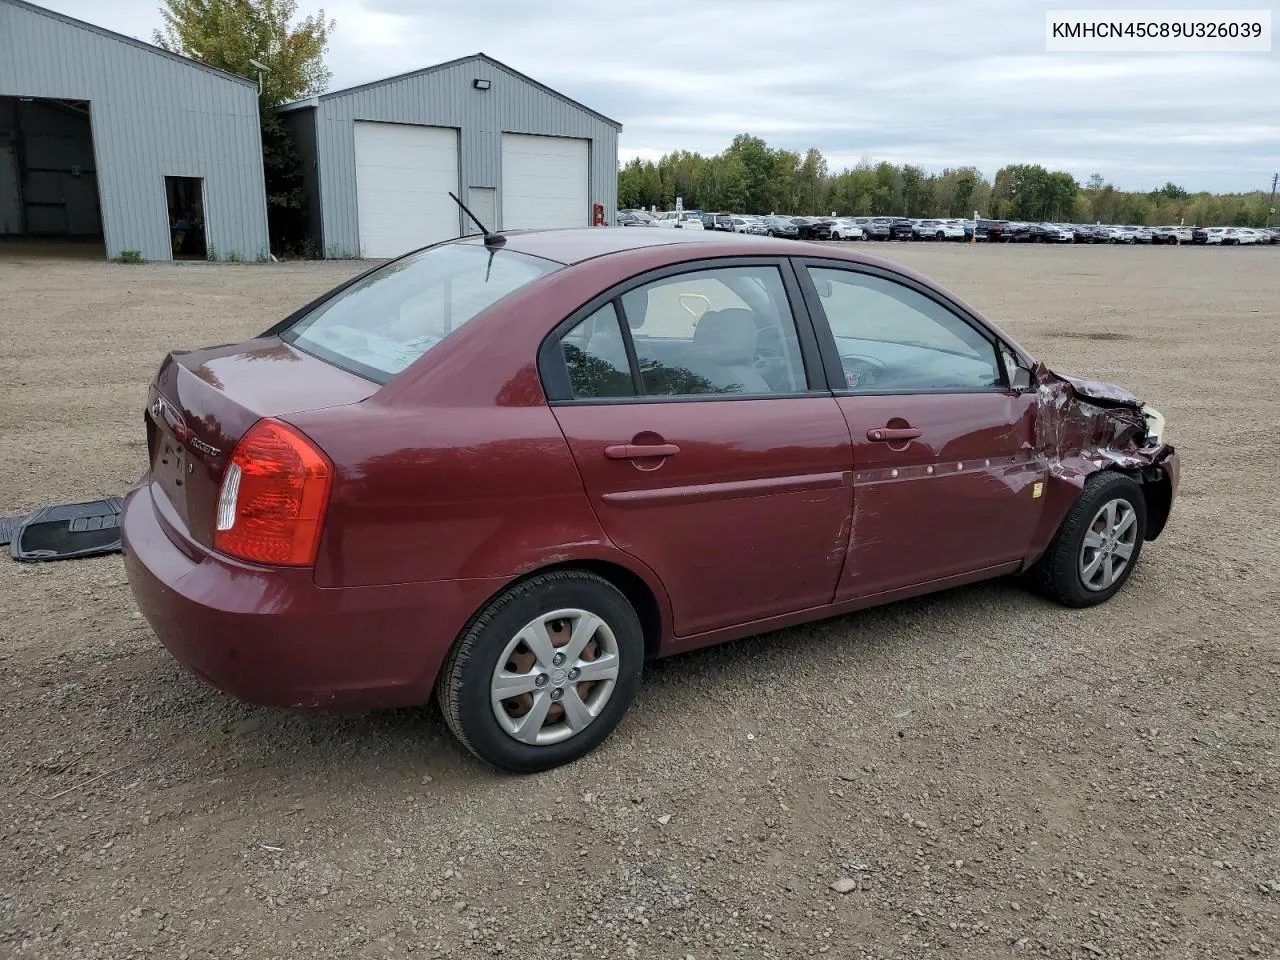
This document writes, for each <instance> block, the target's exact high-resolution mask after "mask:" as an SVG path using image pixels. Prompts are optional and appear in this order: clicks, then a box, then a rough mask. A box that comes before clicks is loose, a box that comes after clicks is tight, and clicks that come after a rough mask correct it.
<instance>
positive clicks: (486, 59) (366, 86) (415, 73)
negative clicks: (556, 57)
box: [278, 53, 622, 130]
mask: <svg viewBox="0 0 1280 960" xmlns="http://www.w3.org/2000/svg"><path fill="white" fill-rule="evenodd" d="M470 62H476V63H485V64H488V65H489V66H492V67H497V68H498V69H500V70H505V71H506V72H507V73H509V74H511V75H512V76H515V77H518V78H519V79H521V80H523V81H524V82H525V83H528V84H530V85H532V86H535V87H537V88H538V89H539V90H541V91H542V92H543V93H545V94H547V95H549V96H552V97H555V98H556V99H557V100H562V101H564V102H565V103H567V104H569V105H570V106H571V107H576V108H577V109H579V110H581V111H582V112H583V113H589V114H591V116H593V117H595V118H596V119H597V120H600V121H602V122H604V123H607V124H609V125H610V126H612V127H616V128H617V129H618V130H621V129H622V124H621V123H619V122H618V121H617V120H614V119H611V118H610V117H606V116H605V115H604V114H603V113H597V112H596V111H595V110H592V109H591V108H590V107H588V106H587V105H586V104H583V103H579V102H578V101H577V100H574V99H573V98H572V97H566V96H565V95H564V94H563V93H560V92H559V91H558V90H552V89H551V88H550V87H548V86H547V85H546V84H544V83H539V82H538V81H537V80H535V79H533V77H530V76H527V75H525V74H523V73H521V72H520V71H519V70H516V69H514V68H512V67H509V66H507V65H506V64H505V63H503V62H502V61H500V60H495V59H494V58H493V57H491V56H489V55H488V54H485V53H473V54H471V55H470V56H466V57H458V59H456V60H449V61H446V62H445V63H437V64H435V65H434V66H430V67H423V68H422V69H420V70H411V71H409V72H408V73H399V74H396V75H395V76H394V77H384V78H383V79H381V80H372V81H370V82H369V83H362V84H359V85H358V86H354V87H347V88H346V89H345V90H333V91H330V92H329V93H322V94H320V95H319V96H317V97H308V98H306V99H305V100H296V101H294V102H293V103H286V104H284V105H282V106H281V107H279V108H278V109H280V110H282V111H283V110H302V109H305V108H307V107H314V106H316V105H317V104H318V103H319V102H320V101H322V100H334V99H337V98H338V97H345V96H349V95H350V94H353V93H359V92H360V91H362V90H371V89H373V88H374V87H380V86H383V85H384V84H388V83H397V82H398V81H401V80H409V79H411V78H413V77H421V76H425V75H426V74H429V73H435V72H436V71H437V70H444V69H446V68H448V67H456V66H457V65H458V64H460V63H470Z"/></svg>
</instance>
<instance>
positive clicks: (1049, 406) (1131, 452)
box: [1033, 363, 1179, 552]
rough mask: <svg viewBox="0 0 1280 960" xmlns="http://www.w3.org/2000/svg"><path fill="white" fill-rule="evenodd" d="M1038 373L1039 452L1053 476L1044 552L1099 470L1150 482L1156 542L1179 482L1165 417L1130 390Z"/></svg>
mask: <svg viewBox="0 0 1280 960" xmlns="http://www.w3.org/2000/svg"><path fill="white" fill-rule="evenodd" d="M1033 372H1034V375H1035V384H1036V387H1035V390H1036V400H1037V404H1036V421H1035V440H1036V448H1037V449H1038V450H1039V451H1040V452H1041V454H1042V456H1043V457H1044V458H1045V468H1046V473H1047V484H1046V491H1045V493H1046V500H1047V502H1046V504H1045V508H1046V509H1045V514H1044V515H1045V523H1044V525H1043V526H1045V527H1048V529H1042V530H1040V531H1039V532H1038V535H1037V538H1036V540H1037V547H1038V548H1039V550H1043V549H1044V547H1046V546H1047V545H1048V543H1049V541H1050V540H1052V539H1053V535H1054V534H1055V533H1056V532H1057V524H1058V523H1059V522H1060V521H1061V518H1062V517H1064V516H1065V515H1066V513H1067V511H1068V510H1070V508H1071V504H1072V503H1074V502H1075V499H1076V497H1077V496H1079V494H1080V491H1081V490H1082V489H1083V488H1084V485H1085V482H1086V481H1087V480H1088V479H1089V477H1090V476H1092V475H1093V474H1095V473H1097V472H1098V471H1099V470H1119V471H1122V472H1123V473H1125V474H1127V475H1128V476H1131V477H1132V478H1133V479H1135V480H1137V481H1138V482H1139V483H1140V484H1141V485H1142V490H1143V494H1144V495H1145V497H1146V501H1147V504H1146V505H1147V530H1146V539H1148V540H1154V539H1155V538H1156V537H1158V536H1159V535H1160V532H1161V531H1162V530H1163V529H1164V526H1165V523H1166V522H1167V521H1168V518H1169V513H1170V510H1171V509H1172V506H1173V500H1174V497H1175V496H1176V494H1177V490H1178V479H1179V466H1178V457H1177V453H1176V452H1175V451H1174V448H1173V447H1172V446H1170V445H1169V444H1168V443H1166V442H1165V441H1164V417H1163V416H1161V415H1160V413H1159V412H1158V411H1155V410H1152V409H1151V408H1149V407H1147V406H1146V405H1145V404H1144V403H1143V402H1142V401H1141V400H1139V399H1138V398H1137V397H1135V396H1134V395H1133V394H1132V393H1130V392H1129V391H1128V390H1125V389H1124V388H1123V387H1118V386H1115V385H1114V384H1110V383H1102V382H1100V381H1094V380H1082V379H1079V378H1077V377H1069V376H1064V375H1062V374H1059V373H1055V372H1054V371H1052V370H1050V369H1049V368H1048V367H1046V366H1045V365H1044V364H1043V363H1037V364H1036V366H1035V369H1034V371H1033ZM1037 552H1038V551H1037Z"/></svg>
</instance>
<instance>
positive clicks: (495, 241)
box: [449, 190, 507, 247]
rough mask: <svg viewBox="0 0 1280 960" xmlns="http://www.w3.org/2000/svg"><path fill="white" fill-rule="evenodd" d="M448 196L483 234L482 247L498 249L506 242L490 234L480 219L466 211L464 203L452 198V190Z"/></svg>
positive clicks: (495, 234) (496, 235)
mask: <svg viewBox="0 0 1280 960" xmlns="http://www.w3.org/2000/svg"><path fill="white" fill-rule="evenodd" d="M449 196H450V197H451V198H452V199H453V202H454V203H456V204H457V205H458V206H460V207H461V208H462V212H463V213H465V214H466V215H467V216H468V217H470V218H471V219H472V221H473V222H474V223H475V225H476V226H477V227H479V228H480V232H481V233H483V234H484V245H485V246H486V247H500V246H502V245H503V244H504V243H506V242H507V238H506V237H504V236H503V235H502V234H500V233H491V232H490V231H489V228H488V227H486V226H485V225H484V224H483V223H481V222H480V218H479V217H477V216H476V215H475V214H474V213H472V212H471V211H470V210H468V209H467V205H466V204H465V203H463V202H462V201H461V200H459V199H458V198H457V197H456V196H454V193H453V191H452V190H450V191H449Z"/></svg>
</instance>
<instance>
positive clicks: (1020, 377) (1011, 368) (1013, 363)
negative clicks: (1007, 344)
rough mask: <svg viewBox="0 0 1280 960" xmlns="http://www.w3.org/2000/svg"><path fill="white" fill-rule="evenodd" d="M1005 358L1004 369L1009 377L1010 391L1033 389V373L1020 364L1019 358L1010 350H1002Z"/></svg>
mask: <svg viewBox="0 0 1280 960" xmlns="http://www.w3.org/2000/svg"><path fill="white" fill-rule="evenodd" d="M1000 352H1001V354H1003V356H1004V369H1005V372H1006V373H1007V374H1008V375H1009V389H1011V390H1030V389H1031V387H1032V385H1033V384H1032V380H1033V378H1032V376H1031V371H1030V370H1029V369H1028V368H1027V367H1024V366H1022V365H1021V364H1019V363H1018V358H1017V357H1015V356H1014V355H1013V354H1012V353H1010V352H1009V351H1008V350H1003V349H1002V350H1001V351H1000Z"/></svg>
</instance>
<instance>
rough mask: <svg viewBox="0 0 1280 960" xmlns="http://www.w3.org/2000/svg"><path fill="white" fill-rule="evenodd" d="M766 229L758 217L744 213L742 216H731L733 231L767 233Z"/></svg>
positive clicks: (767, 229)
mask: <svg viewBox="0 0 1280 960" xmlns="http://www.w3.org/2000/svg"><path fill="white" fill-rule="evenodd" d="M768 231H769V228H768V227H766V226H765V225H764V223H762V222H761V221H760V219H759V218H758V217H749V216H746V215H745V214H744V215H743V216H740V217H734V218H733V232H734V233H754V234H765V233H768Z"/></svg>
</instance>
